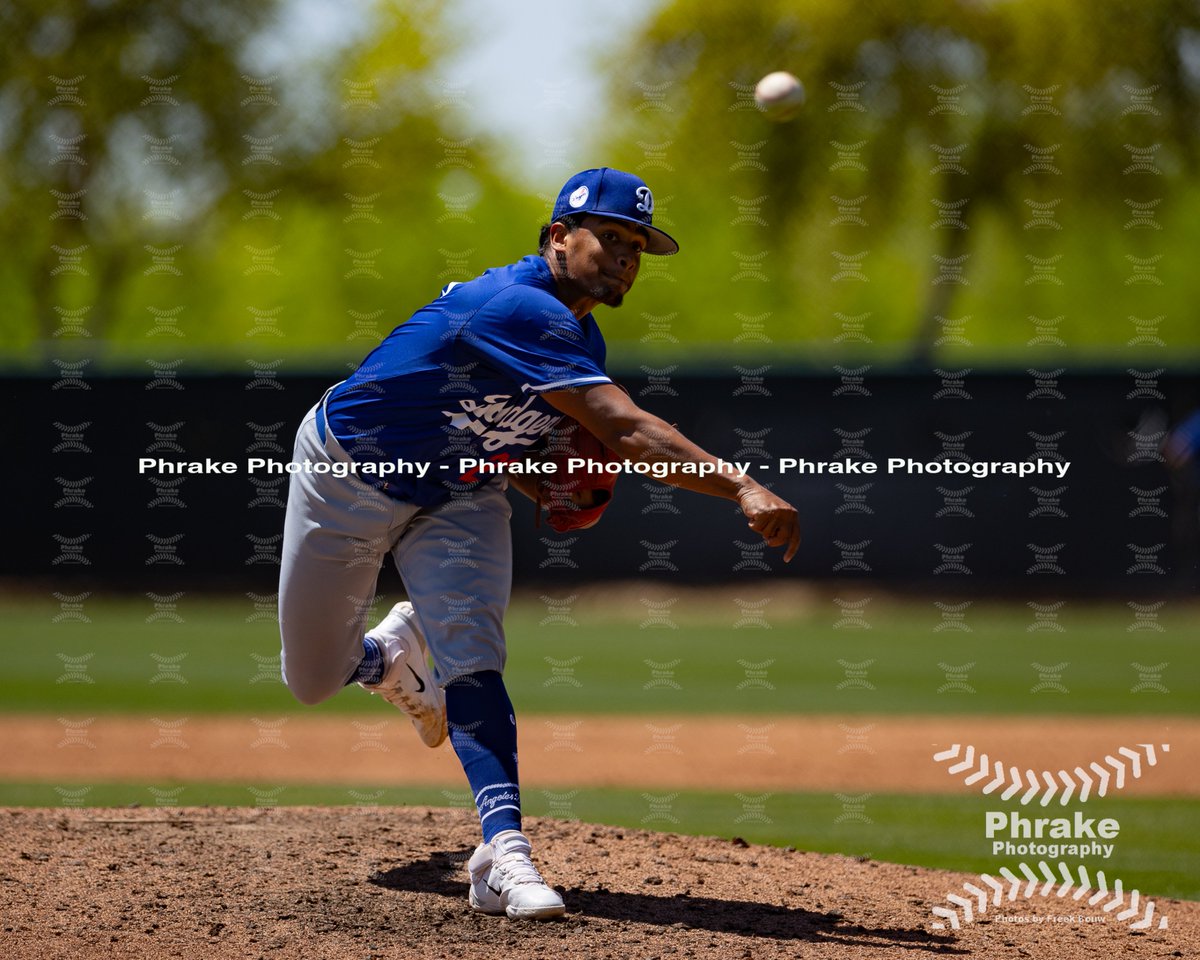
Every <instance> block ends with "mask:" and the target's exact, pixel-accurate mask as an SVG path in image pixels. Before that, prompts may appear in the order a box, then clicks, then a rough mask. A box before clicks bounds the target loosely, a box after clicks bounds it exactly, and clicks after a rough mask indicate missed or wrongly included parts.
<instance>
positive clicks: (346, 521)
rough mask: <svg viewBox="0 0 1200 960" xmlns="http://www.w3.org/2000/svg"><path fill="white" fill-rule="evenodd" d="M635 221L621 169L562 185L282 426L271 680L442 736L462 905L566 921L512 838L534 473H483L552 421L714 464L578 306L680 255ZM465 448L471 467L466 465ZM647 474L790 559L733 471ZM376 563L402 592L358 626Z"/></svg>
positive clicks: (778, 510)
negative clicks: (728, 506) (515, 494)
mask: <svg viewBox="0 0 1200 960" xmlns="http://www.w3.org/2000/svg"><path fill="white" fill-rule="evenodd" d="M653 211H654V197H653V195H652V194H651V192H650V188H649V187H648V186H646V184H645V183H644V182H643V181H642V180H641V179H640V178H639V177H637V176H634V175H632V174H629V173H624V172H621V171H619V170H614V169H611V168H600V169H592V170H585V171H583V172H581V173H578V174H576V175H575V176H573V177H571V179H570V180H568V181H567V183H566V185H565V186H564V187H563V188H562V191H561V192H560V193H559V195H558V199H557V202H556V203H555V205H554V210H553V214H552V217H551V222H550V223H549V224H548V225H546V226H544V227H542V231H541V236H540V238H539V249H538V253H537V255H534V256H527V257H525V258H523V259H521V260H519V261H517V262H516V263H513V264H509V265H508V266H504V267H498V268H495V269H491V270H488V271H486V272H485V273H483V274H482V275H481V276H479V277H477V278H475V279H474V280H471V281H469V282H466V283H452V284H449V285H448V286H447V287H446V288H445V289H443V290H442V292H441V294H440V296H438V297H437V298H436V299H435V300H433V301H432V302H431V303H429V304H428V305H427V306H424V307H422V308H421V309H419V310H418V311H417V312H416V313H414V314H413V315H412V317H411V318H410V319H409V320H408V321H406V322H405V323H403V324H401V325H400V326H398V327H397V328H396V329H395V330H393V331H392V332H391V333H390V334H389V335H388V336H387V338H386V339H385V340H384V341H383V342H382V343H381V344H380V345H379V346H378V347H377V348H376V349H375V350H374V351H373V352H372V353H371V354H369V355H368V356H367V358H366V359H365V360H364V361H363V363H362V365H361V366H360V367H359V368H358V370H357V371H356V372H355V373H354V374H353V375H352V376H351V377H350V378H349V379H347V380H344V381H342V382H341V383H339V384H337V385H335V386H334V387H332V388H331V389H330V390H329V391H328V392H327V393H326V394H325V396H324V397H322V398H321V400H320V401H319V402H318V403H317V404H316V405H315V406H314V407H313V408H312V409H311V410H310V411H309V412H308V414H307V415H306V416H305V417H304V420H303V422H302V423H301V425H300V428H299V431H298V433H297V436H296V446H295V454H294V461H295V463H296V464H297V465H298V468H299V470H298V472H296V473H294V474H293V475H292V478H291V484H290V487H289V493H288V506H287V515H286V520H285V531H284V542H283V558H282V569H281V572H280V584H279V625H280V634H281V637H282V646H283V652H282V668H283V678H284V681H285V682H286V684H287V685H288V687H289V689H290V690H291V691H292V693H293V694H294V695H295V696H296V698H297V699H298V700H300V701H301V702H302V703H306V704H315V703H319V702H320V701H322V700H325V699H327V698H329V697H331V696H333V695H334V694H335V693H337V692H338V691H339V690H340V689H341V688H342V687H343V686H346V685H348V684H350V683H358V684H359V685H360V686H362V687H363V688H364V689H366V690H369V691H371V692H373V693H377V694H379V695H380V696H382V697H384V698H385V699H387V700H388V701H390V702H391V703H393V704H395V705H396V706H397V707H399V708H400V709H401V710H402V711H404V712H405V713H406V714H408V715H409V716H410V717H411V718H412V722H413V724H414V726H415V727H416V729H417V732H418V734H419V735H420V737H421V739H422V740H423V741H424V742H425V744H426V745H427V746H430V747H436V746H438V745H440V744H441V743H442V742H443V741H444V740H445V739H446V737H447V733H448V732H449V736H450V741H451V744H452V746H453V748H454V750H455V753H456V754H457V755H458V758H459V760H460V762H461V763H462V768H463V771H464V772H465V774H466V777H467V780H468V782H469V783H470V787H471V791H472V795H473V796H474V799H475V806H476V807H477V809H478V811H479V820H480V826H481V828H482V832H483V843H482V844H480V846H479V847H478V848H477V849H476V850H475V852H474V854H473V855H472V856H471V858H470V861H469V862H468V872H469V874H470V880H471V887H470V905H471V907H472V908H474V909H475V910H477V911H480V912H482V913H488V914H507V915H508V916H509V917H511V918H546V917H555V916H559V915H561V914H562V913H563V912H564V906H563V901H562V898H561V897H560V896H559V894H558V893H557V892H556V891H554V890H553V889H551V888H550V887H549V886H548V885H547V884H546V883H545V881H544V880H543V879H542V877H541V875H540V874H539V873H538V871H537V869H536V868H535V867H534V865H533V862H532V860H531V859H530V843H529V840H528V839H527V838H526V837H525V835H524V834H522V833H521V794H520V788H519V780H518V776H517V727H516V719H515V716H514V712H513V706H512V703H511V702H510V700H509V698H508V694H507V692H506V691H505V688H504V681H503V679H502V674H503V672H504V663H505V636H504V625H503V620H504V611H505V608H506V606H507V604H508V599H509V591H510V586H511V580H512V555H511V535H510V530H509V518H510V516H511V509H510V507H509V504H508V501H507V498H506V495H505V490H506V488H507V486H508V485H509V483H510V482H511V484H512V485H513V486H515V487H516V488H517V489H519V490H520V491H521V492H523V493H525V494H527V495H528V496H530V497H532V498H534V499H535V500H538V501H542V500H543V499H545V498H544V494H546V492H547V490H546V488H547V483H548V479H547V480H542V481H541V482H539V481H538V480H537V479H535V477H534V476H533V475H532V474H529V475H520V474H517V473H515V472H510V473H509V475H507V476H505V475H504V474H502V473H496V472H492V471H490V470H488V469H487V467H488V466H490V465H493V464H494V465H503V464H505V463H512V462H513V461H521V460H524V459H525V458H527V457H529V456H530V452H531V451H532V450H534V449H535V448H536V447H537V445H538V444H539V442H541V441H544V439H545V438H546V437H547V434H549V432H550V431H551V430H553V429H554V428H556V427H559V428H560V429H561V425H563V424H566V423H570V422H571V421H570V420H568V418H573V420H574V421H577V426H578V430H579V431H581V432H582V433H584V434H587V435H589V436H594V438H598V440H599V443H600V444H603V447H604V448H607V449H608V450H610V451H612V453H613V455H614V456H616V457H619V458H622V459H628V460H632V461H647V462H673V463H697V464H710V465H712V466H713V467H716V466H717V465H718V461H717V460H716V459H715V458H714V457H712V456H710V455H709V454H708V453H706V452H705V451H704V450H702V449H700V447H698V446H696V445H695V444H694V443H692V442H691V441H689V440H688V439H687V438H686V437H684V436H683V435H682V434H681V433H679V431H678V430H676V429H675V428H674V427H672V426H671V425H670V424H668V423H666V422H664V421H663V420H661V419H659V418H658V417H655V416H653V415H652V414H650V413H647V412H646V411H644V410H642V409H641V408H639V407H638V406H637V405H636V404H635V403H634V402H633V401H632V400H631V399H630V398H629V396H628V395H627V394H626V393H625V392H624V391H622V390H621V389H620V388H619V387H617V386H616V385H615V384H614V383H613V382H612V380H611V379H610V378H609V376H608V374H607V373H605V347H604V339H603V337H602V336H601V333H600V328H599V327H598V326H597V324H596V321H595V319H594V318H593V316H592V313H591V311H592V309H593V308H594V307H595V306H596V305H597V304H605V305H606V306H609V307H617V306H620V304H621V301H622V300H623V298H624V296H625V294H626V293H627V292H628V291H629V289H630V288H631V287H632V286H633V282H634V280H635V279H636V278H637V274H638V266H639V263H640V261H641V257H642V255H643V254H654V255H665V254H673V253H675V252H676V251H677V250H678V249H679V247H678V244H677V243H676V242H675V241H674V240H673V239H672V238H671V237H670V236H668V235H667V234H666V233H664V232H663V231H662V230H660V229H658V228H657V227H655V226H653V222H652V220H653V217H652V214H653ZM589 432H590V433H589ZM463 460H467V461H468V462H469V463H470V462H473V463H476V464H479V463H482V464H484V466H483V468H474V467H472V468H468V469H466V470H464V469H463V463H462V461H463ZM665 482H668V483H671V484H674V485H676V486H680V487H684V488H686V489H689V490H695V491H697V492H699V493H705V494H709V495H712V496H717V497H725V498H727V499H730V500H734V501H736V502H737V503H738V505H739V506H740V508H741V510H742V513H743V514H744V515H745V517H746V520H747V522H748V524H749V526H750V527H751V529H753V530H755V531H756V532H757V533H759V534H760V535H761V536H762V537H763V538H764V539H765V540H766V541H767V543H768V544H769V545H771V546H777V547H783V548H784V549H785V557H784V559H785V560H791V558H792V557H793V555H794V554H795V553H796V550H797V548H798V546H799V540H800V534H799V527H798V522H797V516H796V511H795V509H794V508H793V507H792V506H791V505H790V504H788V503H787V502H786V501H784V500H782V499H781V498H779V497H778V496H776V495H775V494H773V493H771V492H770V491H769V490H767V489H765V488H764V487H762V486H761V485H759V484H758V483H756V482H755V481H754V480H753V479H751V478H750V477H748V476H747V477H740V478H739V477H737V476H736V475H735V474H733V473H732V472H727V471H725V470H723V469H719V470H716V471H715V472H712V473H708V474H704V475H702V474H701V473H700V472H699V471H696V472H675V473H673V474H672V475H671V476H670V477H669V478H668V479H667V480H666V481H665ZM577 508H582V509H583V512H582V513H581V514H580V516H581V517H582V518H583V520H581V521H580V522H578V523H576V524H574V525H575V526H586V525H590V523H591V522H594V515H598V514H596V511H598V510H599V509H602V508H603V504H600V505H597V504H596V503H595V502H594V499H593V497H592V496H591V495H590V492H589V491H588V490H586V489H576V490H574V491H573V493H572V496H571V497H570V498H569V501H568V504H567V509H577ZM556 509H557V510H559V512H560V515H561V511H562V510H563V509H564V508H563V507H562V504H561V498H560V505H559V506H558V507H557V508H556ZM589 509H590V510H591V511H592V512H591V513H589V512H588V510H589ZM539 510H540V503H539ZM583 521H586V522H583ZM388 554H391V556H392V558H393V560H394V561H395V564H396V567H397V569H398V570H399V573H400V576H401V578H402V580H403V582H404V587H405V590H406V592H407V594H408V600H407V601H406V602H403V603H398V604H396V605H395V606H394V607H393V608H392V609H391V611H390V612H389V613H388V615H387V616H386V617H385V618H384V619H383V621H382V622H381V623H380V624H378V625H377V626H375V627H374V628H372V629H370V630H366V629H365V626H366V625H365V622H364V620H365V617H366V612H367V610H368V608H369V607H370V605H371V602H372V600H373V598H374V593H375V584H376V579H377V577H378V574H379V570H380V567H381V566H382V564H383V562H384V558H385V557H386V556H387V555H388ZM430 658H431V659H432V669H431V667H430V663H429V659H430Z"/></svg>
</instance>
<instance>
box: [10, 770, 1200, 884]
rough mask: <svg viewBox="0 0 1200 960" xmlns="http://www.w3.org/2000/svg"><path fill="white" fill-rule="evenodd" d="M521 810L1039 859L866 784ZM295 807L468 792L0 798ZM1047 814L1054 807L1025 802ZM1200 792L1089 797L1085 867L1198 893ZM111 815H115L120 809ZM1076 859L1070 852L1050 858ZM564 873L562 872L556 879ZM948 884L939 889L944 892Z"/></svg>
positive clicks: (113, 790)
mask: <svg viewBox="0 0 1200 960" xmlns="http://www.w3.org/2000/svg"><path fill="white" fill-rule="evenodd" d="M522 799H523V803H522V806H523V807H524V810H525V813H526V814H527V815H528V816H552V817H558V818H568V819H579V820H583V821H585V822H589V823H605V824H612V825H614V826H621V827H629V828H638V829H647V830H662V831H666V832H669V833H685V834H692V835H697V836H718V837H728V838H732V837H741V838H743V839H745V840H747V841H749V842H751V843H766V844H774V845H777V846H793V847H796V848H797V849H799V850H808V851H817V852H824V853H841V854H845V855H848V856H864V857H870V858H871V859H875V860H885V861H889V862H892V863H907V864H913V865H916V866H926V867H938V868H943V869H949V870H962V871H967V872H970V873H981V872H989V873H992V874H995V872H996V871H997V870H998V869H999V868H1000V867H1002V866H1008V867H1009V868H1010V869H1013V870H1016V869H1017V864H1018V863H1019V862H1021V861H1022V860H1025V861H1026V862H1028V863H1029V864H1030V866H1032V867H1034V869H1036V863H1037V861H1038V858H1029V857H1025V858H1021V857H1010V856H994V855H993V854H992V850H991V846H990V841H988V840H987V839H986V838H985V836H984V832H983V814H984V810H986V809H987V801H986V800H985V799H984V798H981V797H972V796H964V797H959V796H911V795H902V794H866V795H862V796H859V797H855V798H852V802H853V803H857V804H858V805H857V806H854V805H851V806H847V801H845V800H843V799H842V798H841V797H840V796H838V795H831V794H817V793H774V794H757V795H749V794H745V793H742V794H730V793H717V792H700V791H679V792H672V793H661V792H660V793H649V792H645V791H637V790H608V789H606V790H596V789H587V790H570V791H568V790H562V791H558V790H556V791H543V790H526V791H524V796H523V798H522ZM131 804H137V805H140V806H154V805H168V806H206V805H211V806H256V805H257V806H263V805H267V806H276V805H278V806H296V805H308V804H313V805H322V806H324V805H344V804H345V805H364V804H371V805H374V804H380V805H393V806H436V807H447V806H449V807H460V808H461V809H462V815H463V817H464V818H465V819H467V820H470V821H472V822H473V821H474V819H475V817H476V813H475V811H474V808H473V807H471V805H470V793H469V791H467V790H465V789H463V790H460V791H455V790H446V789H440V788H437V787H380V786H370V785H363V786H357V787H345V786H342V787H322V786H311V785H295V784H270V783H259V784H249V785H247V784H223V783H188V784H186V785H183V784H107V783H100V784H81V783H75V784H44V783H0V806H30V807H60V806H64V805H75V806H111V807H124V806H129V805H131ZM1022 812H1023V813H1025V814H1027V815H1029V816H1037V815H1041V816H1056V815H1061V813H1060V814H1055V813H1054V812H1053V811H1041V810H1039V811H1032V810H1030V811H1022ZM1198 813H1200V801H1196V800H1190V799H1178V798H1150V799H1130V798H1119V799H1106V800H1103V801H1098V802H1092V803H1089V804H1088V806H1087V816H1088V817H1095V818H1097V822H1098V820H1099V818H1103V817H1113V818H1116V819H1117V820H1119V821H1120V823H1121V834H1120V837H1119V838H1118V839H1117V840H1116V842H1115V843H1116V846H1115V850H1114V853H1113V856H1112V858H1111V859H1108V860H1105V859H1101V858H1097V857H1087V858H1084V859H1083V860H1082V862H1083V863H1084V864H1085V865H1086V866H1087V868H1088V871H1089V875H1090V876H1092V877H1095V872H1096V870H1097V869H1099V870H1103V871H1104V872H1105V875H1106V877H1107V878H1108V881H1109V883H1110V884H1111V883H1112V882H1113V881H1114V880H1115V879H1116V878H1118V877H1119V878H1120V879H1121V881H1122V883H1123V884H1124V886H1125V888H1126V889H1130V888H1133V887H1136V888H1137V889H1139V890H1140V891H1141V892H1142V893H1144V894H1150V895H1154V896H1169V897H1179V898H1182V899H1189V900H1195V899H1200V877H1198V876H1197V874H1196V871H1195V864H1196V863H1197V861H1198V859H1200V837H1198V836H1197V834H1196V831H1195V829H1194V824H1195V822H1196V817H1197V814H1198ZM114 815H116V816H119V812H118V813H115V814H114ZM1059 859H1061V860H1064V861H1065V862H1066V863H1068V864H1070V865H1073V864H1076V863H1078V862H1080V861H1079V860H1078V859H1077V858H1069V857H1064V858H1058V859H1054V860H1050V866H1051V867H1052V868H1056V867H1057V863H1058V860H1059ZM561 879H563V880H564V881H567V878H561ZM949 892H953V891H951V890H947V893H949Z"/></svg>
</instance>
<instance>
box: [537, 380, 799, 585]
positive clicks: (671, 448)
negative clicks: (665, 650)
mask: <svg viewBox="0 0 1200 960" xmlns="http://www.w3.org/2000/svg"><path fill="white" fill-rule="evenodd" d="M546 400H547V401H549V402H550V403H551V404H552V405H553V406H554V407H556V408H557V409H559V410H561V411H562V412H563V413H565V414H567V415H569V416H571V417H574V418H575V419H576V420H578V421H579V422H580V423H582V424H583V425H584V426H585V427H586V428H587V429H588V430H590V431H591V432H592V433H594V434H595V435H596V436H597V437H598V438H599V439H600V441H601V442H602V443H603V444H604V445H605V446H606V447H608V448H609V449H610V450H613V451H614V452H615V453H616V454H617V455H618V456H620V457H622V458H626V459H629V460H632V461H635V462H669V463H707V464H711V465H713V466H714V468H715V467H716V466H717V463H718V461H717V458H716V457H714V456H713V455H712V454H710V453H708V452H707V451H706V450H704V449H702V448H701V447H699V446H697V445H696V444H694V443H692V441H691V440H689V439H688V438H687V437H685V436H684V435H683V434H682V433H680V432H679V431H678V430H677V429H676V428H675V427H673V426H671V424H669V423H667V422H666V421H665V420H662V419H661V418H659V417H656V416H654V414H652V413H648V412H647V411H645V410H643V409H642V408H641V407H639V406H638V405H637V404H635V403H634V402H633V401H632V400H631V399H630V398H629V396H628V395H627V394H626V393H625V391H623V390H621V389H620V388H619V387H617V386H615V385H614V384H611V383H607V384H596V385H592V386H585V387H577V388H574V389H571V390H558V391H554V392H551V393H547V394H546ZM663 482H664V483H669V484H671V485H672V486H677V487H682V488H684V489H685V490H694V491H695V492H696V493H706V494H709V495H710V496H714V497H724V498H726V499H727V500H736V501H737V503H738V506H739V507H741V510H742V513H743V514H744V515H745V517H746V521H747V524H748V525H749V527H750V529H751V530H753V531H754V532H755V533H757V534H759V535H760V536H761V537H762V538H763V539H764V540H766V541H767V544H768V545H770V546H772V547H783V548H784V554H783V559H784V561H785V562H790V561H791V559H792V557H794V556H795V555H796V551H797V550H798V549H799V548H800V520H799V517H798V515H797V513H796V508H795V507H793V506H792V505H791V504H790V503H788V502H787V501H786V500H784V499H783V498H782V497H780V496H777V495H776V494H774V493H772V492H771V491H770V490H768V489H767V488H766V487H764V486H763V485H762V484H760V483H758V482H757V481H755V480H754V479H753V478H751V477H750V476H749V475H746V476H744V477H739V476H737V474H736V472H734V471H729V470H719V469H714V470H713V472H711V473H706V474H703V475H702V474H700V473H685V472H682V471H672V472H670V473H669V474H668V475H667V476H666V477H664V478H663Z"/></svg>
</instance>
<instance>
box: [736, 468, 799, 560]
mask: <svg viewBox="0 0 1200 960" xmlns="http://www.w3.org/2000/svg"><path fill="white" fill-rule="evenodd" d="M738 505H739V506H740V507H741V508H742V513H743V514H744V515H745V517H746V519H747V520H748V521H750V522H749V527H750V529H751V530H753V531H754V532H755V533H757V534H758V535H759V536H761V537H762V538H763V539H764V540H766V541H767V545H768V546H771V547H786V550H785V551H784V554H783V562H784V563H790V562H791V560H792V557H794V556H795V555H796V551H797V550H799V549H800V517H799V516H798V515H797V513H796V508H795V507H793V506H792V505H791V504H790V503H788V502H787V501H786V500H784V499H783V497H778V496H776V495H775V494H773V493H772V492H771V491H770V490H768V489H767V488H766V487H764V486H761V485H760V484H757V483H756V484H754V486H752V487H747V488H745V489H743V490H742V492H741V493H739V494H738Z"/></svg>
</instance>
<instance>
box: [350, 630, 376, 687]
mask: <svg viewBox="0 0 1200 960" xmlns="http://www.w3.org/2000/svg"><path fill="white" fill-rule="evenodd" d="M362 643H363V658H362V659H361V660H360V661H359V662H358V666H357V667H356V668H355V669H354V673H352V674H351V675H350V679H349V680H347V681H346V686H350V684H352V683H378V682H379V681H380V680H382V679H383V668H384V662H383V650H382V649H380V647H379V644H378V643H376V642H375V639H374V638H373V637H363V642H362Z"/></svg>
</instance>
